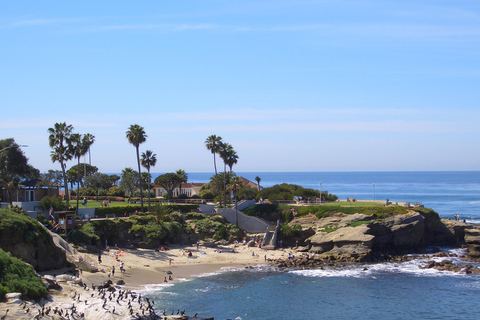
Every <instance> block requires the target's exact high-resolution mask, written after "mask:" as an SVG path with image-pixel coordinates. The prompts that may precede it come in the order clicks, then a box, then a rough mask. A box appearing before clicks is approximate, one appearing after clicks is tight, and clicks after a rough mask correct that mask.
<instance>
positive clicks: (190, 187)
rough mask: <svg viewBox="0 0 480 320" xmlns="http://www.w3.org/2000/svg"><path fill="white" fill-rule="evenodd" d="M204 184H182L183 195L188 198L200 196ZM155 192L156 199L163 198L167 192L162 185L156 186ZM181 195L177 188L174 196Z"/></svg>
mask: <svg viewBox="0 0 480 320" xmlns="http://www.w3.org/2000/svg"><path fill="white" fill-rule="evenodd" d="M204 184H205V183H203V182H200V183H198V182H184V183H182V193H181V194H185V195H187V197H189V198H190V197H192V196H200V188H201V187H202V186H203V185H204ZM153 189H154V191H155V198H162V197H163V196H164V195H165V194H166V193H167V191H166V190H165V189H164V188H163V187H162V186H160V185H158V184H155V185H154V187H153ZM179 195H180V188H175V190H173V196H174V197H178V196H179Z"/></svg>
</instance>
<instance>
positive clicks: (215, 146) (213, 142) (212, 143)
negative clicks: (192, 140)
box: [205, 134, 222, 206]
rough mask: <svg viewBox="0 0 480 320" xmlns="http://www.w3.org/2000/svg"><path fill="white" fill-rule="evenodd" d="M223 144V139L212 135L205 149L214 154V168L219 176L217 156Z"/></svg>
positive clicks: (206, 141)
mask: <svg viewBox="0 0 480 320" xmlns="http://www.w3.org/2000/svg"><path fill="white" fill-rule="evenodd" d="M221 142H222V137H220V136H218V137H217V136H216V135H214V134H212V135H211V136H209V137H208V138H207V139H206V140H205V147H207V149H208V150H210V152H211V153H212V154H213V167H214V168H215V175H217V162H216V158H215V155H216V154H217V153H218V151H219V148H220V144H221ZM218 196H219V198H220V191H218ZM221 205H222V200H221V199H220V206H221Z"/></svg>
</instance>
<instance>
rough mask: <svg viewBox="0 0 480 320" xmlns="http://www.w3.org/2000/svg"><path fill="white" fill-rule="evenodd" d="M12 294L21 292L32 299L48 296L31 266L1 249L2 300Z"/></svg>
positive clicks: (0, 283) (0, 281)
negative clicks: (6, 295) (7, 294)
mask: <svg viewBox="0 0 480 320" xmlns="http://www.w3.org/2000/svg"><path fill="white" fill-rule="evenodd" d="M10 292H21V293H22V294H23V295H24V296H27V297H28V298H31V299H38V298H42V297H45V296H46V295H47V289H46V288H45V285H44V284H43V283H42V280H41V279H40V278H38V277H37V276H35V273H34V270H33V267H32V266H31V265H29V264H26V263H25V262H23V261H22V260H20V259H17V258H15V257H12V255H11V254H10V253H8V252H5V251H3V250H2V249H0V298H1V297H3V296H4V295H5V294H6V293H10Z"/></svg>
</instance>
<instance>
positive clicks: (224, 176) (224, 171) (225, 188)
mask: <svg viewBox="0 0 480 320" xmlns="http://www.w3.org/2000/svg"><path fill="white" fill-rule="evenodd" d="M226 178H227V164H226V163H225V164H224V169H223V202H224V203H225V207H227V186H226V181H225V179H226Z"/></svg>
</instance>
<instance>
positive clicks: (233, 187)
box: [228, 176, 243, 227]
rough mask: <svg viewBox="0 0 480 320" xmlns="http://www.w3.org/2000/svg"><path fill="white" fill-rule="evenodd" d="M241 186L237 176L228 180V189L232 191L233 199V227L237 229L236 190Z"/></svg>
mask: <svg viewBox="0 0 480 320" xmlns="http://www.w3.org/2000/svg"><path fill="white" fill-rule="evenodd" d="M242 186H243V181H242V179H240V177H239V176H234V177H232V178H231V179H230V184H229V185H228V189H229V190H231V191H233V195H234V198H235V225H236V226H237V227H238V210H237V190H238V189H240V188H241V187H242Z"/></svg>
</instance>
